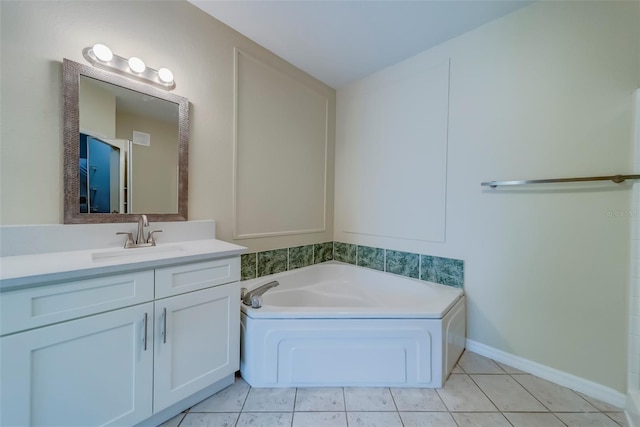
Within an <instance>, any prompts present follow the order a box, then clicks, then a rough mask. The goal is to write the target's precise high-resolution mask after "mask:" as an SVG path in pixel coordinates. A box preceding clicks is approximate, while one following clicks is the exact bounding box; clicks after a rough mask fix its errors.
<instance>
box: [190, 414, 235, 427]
mask: <svg viewBox="0 0 640 427" xmlns="http://www.w3.org/2000/svg"><path fill="white" fill-rule="evenodd" d="M238 415H239V414H237V413H236V414H229V413H224V412H218V413H204V412H194V413H193V414H192V413H189V414H187V415H186V416H185V417H184V420H182V422H181V423H180V426H182V427H234V426H235V425H236V421H237V420H238Z"/></svg>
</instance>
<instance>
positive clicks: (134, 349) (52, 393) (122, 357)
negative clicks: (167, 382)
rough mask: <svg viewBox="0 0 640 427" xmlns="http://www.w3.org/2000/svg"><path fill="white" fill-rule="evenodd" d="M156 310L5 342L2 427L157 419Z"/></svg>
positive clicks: (129, 311) (88, 320)
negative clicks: (153, 384)
mask: <svg viewBox="0 0 640 427" xmlns="http://www.w3.org/2000/svg"><path fill="white" fill-rule="evenodd" d="M152 310H153V304H152V303H147V304H142V305H137V306H134V307H129V308H123V309H120V310H116V311H112V312H108V313H104V314H98V315H95V316H90V317H85V318H82V319H77V320H72V321H69V322H64V323H59V324H57V325H52V326H47V327H43V328H39V329H34V330H31V331H26V332H21V333H18V334H14V335H9V336H6V337H3V338H1V339H0V346H1V348H2V354H1V357H2V358H1V359H0V368H1V371H2V382H1V386H0V390H1V392H2V399H1V415H0V424H1V425H7V426H14V425H15V426H17V425H21V426H22V425H57V426H97V425H127V424H128V425H130V424H135V423H137V422H139V421H142V420H144V419H145V418H148V417H149V416H151V413H152V401H151V398H152V393H151V386H150V384H151V381H152V379H153V351H152V349H153V333H152V329H151V328H152V326H153V325H152V318H153V315H152V313H153V311H152ZM145 318H146V321H145ZM146 332H147V333H146ZM145 341H146V342H145ZM145 344H146V348H147V350H146V351H145Z"/></svg>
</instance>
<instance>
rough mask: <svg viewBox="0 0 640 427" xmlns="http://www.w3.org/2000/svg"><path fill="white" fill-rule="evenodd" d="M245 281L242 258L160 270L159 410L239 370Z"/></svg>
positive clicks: (156, 401)
mask: <svg viewBox="0 0 640 427" xmlns="http://www.w3.org/2000/svg"><path fill="white" fill-rule="evenodd" d="M239 279H240V259H239V257H236V258H234V259H223V260H214V261H209V262H202V263H198V264H191V265H184V266H176V267H167V268H162V269H156V301H155V303H154V304H155V319H156V323H155V331H156V333H155V337H154V341H155V354H154V364H155V369H154V392H153V402H154V412H159V411H160V410H162V409H164V408H166V407H168V406H170V405H172V404H174V403H175V402H178V401H180V400H181V399H183V398H185V397H188V396H190V395H192V394H193V393H195V392H197V391H198V390H201V389H203V388H204V387H206V386H207V385H209V384H212V383H214V382H216V381H218V380H220V379H221V378H224V377H226V376H228V375H233V374H234V373H235V372H236V371H237V370H238V369H239V361H240V308H239V307H240V286H239V284H238V282H237V281H238V280H239ZM230 281H234V282H232V283H229V282H230ZM194 289H198V290H195V291H194ZM187 290H190V291H192V292H186V291H187ZM167 295H175V296H170V297H167V298H161V299H158V298H159V296H167Z"/></svg>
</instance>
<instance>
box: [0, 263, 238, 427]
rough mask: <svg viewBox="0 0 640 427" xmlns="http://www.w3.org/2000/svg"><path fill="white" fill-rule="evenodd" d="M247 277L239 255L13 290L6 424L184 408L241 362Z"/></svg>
mask: <svg viewBox="0 0 640 427" xmlns="http://www.w3.org/2000/svg"><path fill="white" fill-rule="evenodd" d="M239 279H240V257H239V256H233V257H227V258H220V259H213V260H207V261H199V262H192V263H188V264H174V265H172V266H170V267H160V268H155V269H148V270H143V271H137V272H131V273H124V274H113V275H109V276H103V277H98V278H89V279H79V280H73V281H70V282H66V283H52V284H43V286H38V287H31V288H27V289H20V290H13V291H6V292H3V293H1V294H0V309H1V310H2V313H0V316H1V320H2V325H1V326H0V332H1V334H2V337H1V338H0V377H1V385H0V393H1V394H0V425H3V426H4V425H6V426H22V425H58V426H61V425H64V426H75V425H77V426H93V425H134V424H136V423H140V422H145V420H148V419H149V418H150V417H153V416H165V417H166V418H169V417H170V416H171V414H170V413H168V412H167V411H169V412H171V411H175V412H176V413H179V412H180V411H181V410H184V409H185V408H186V406H185V407H180V405H186V403H184V402H186V401H187V400H189V398H190V397H191V398H193V395H194V394H196V395H198V393H202V392H203V389H207V387H210V386H212V385H213V384H214V383H217V382H220V381H221V380H222V379H225V377H231V378H233V374H234V373H235V371H237V370H238V368H239V345H240V343H239V339H240V337H239V335H240V333H239V328H240V311H239V308H238V307H239V302H240V289H239V288H240V286H239ZM5 321H6V323H5ZM205 391H206V390H205ZM213 392H215V391H212V392H211V393H213ZM205 397H206V396H205ZM193 403H195V402H190V403H189V404H190V405H191V404H193ZM162 411H165V412H164V413H162ZM166 418H165V419H166ZM152 419H153V418H152Z"/></svg>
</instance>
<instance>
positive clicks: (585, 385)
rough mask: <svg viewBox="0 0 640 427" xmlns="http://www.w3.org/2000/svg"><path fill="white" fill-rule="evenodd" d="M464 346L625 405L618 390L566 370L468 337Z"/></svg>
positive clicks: (618, 404) (539, 375) (624, 399)
mask: <svg viewBox="0 0 640 427" xmlns="http://www.w3.org/2000/svg"><path fill="white" fill-rule="evenodd" d="M466 347H467V350H469V351H472V352H474V353H478V354H479V355H481V356H485V357H488V358H490V359H493V360H495V361H498V362H500V363H504V364H505V365H509V366H512V367H514V368H517V369H520V370H521V371H524V372H526V373H528V374H532V375H535V376H538V377H540V378H543V379H545V380H548V381H551V382H553V383H556V384H559V385H561V386H564V387H568V388H570V389H572V390H574V391H578V392H580V393H583V394H585V395H587V396H589V397H592V398H594V399H598V400H601V401H603V402H606V403H608V404H610V405H614V406H617V407H619V408H624V407H625V402H626V396H625V395H624V393H620V392H619V391H617V390H614V389H612V388H610V387H606V386H604V385H602V384H598V383H595V382H593V381H589V380H587V379H584V378H580V377H578V376H576V375H572V374H569V373H567V372H563V371H559V370H557V369H554V368H550V367H548V366H545V365H541V364H540V363H537V362H533V361H531V360H528V359H525V358H523V357H519V356H515V355H513V354H510V353H507V352H504V351H502V350H498V349H495V348H493V347H489V346H488V345H485V344H481V343H479V342H477V341H473V340H470V339H467V341H466Z"/></svg>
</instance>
